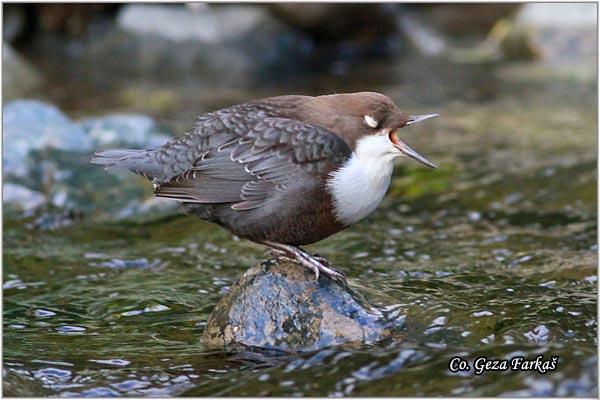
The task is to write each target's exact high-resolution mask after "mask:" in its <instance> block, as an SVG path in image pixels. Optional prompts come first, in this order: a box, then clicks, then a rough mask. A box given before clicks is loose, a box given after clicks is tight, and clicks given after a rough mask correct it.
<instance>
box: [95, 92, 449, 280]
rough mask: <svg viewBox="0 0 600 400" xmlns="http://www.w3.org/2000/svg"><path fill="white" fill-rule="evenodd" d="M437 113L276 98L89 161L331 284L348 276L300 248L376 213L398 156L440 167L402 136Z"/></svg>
mask: <svg viewBox="0 0 600 400" xmlns="http://www.w3.org/2000/svg"><path fill="white" fill-rule="evenodd" d="M435 116H437V114H427V115H416V116H412V115H408V114H405V113H403V112H402V111H400V110H399V109H398V108H397V107H396V105H395V104H394V102H393V101H392V100H391V99H390V98H389V97H387V96H384V95H382V94H379V93H373V92H360V93H347V94H334V95H326V96H317V97H311V96H295V95H290V96H279V97H271V98H266V99H261V100H255V101H250V102H247V103H243V104H239V105H235V106H232V107H230V108H226V109H222V110H219V111H215V112H211V113H208V114H204V115H202V116H200V117H198V119H197V121H196V123H195V124H194V126H193V127H192V129H191V131H190V132H188V133H187V134H185V135H184V136H182V137H180V138H178V139H174V140H171V141H169V142H167V143H166V144H165V145H163V146H160V147H156V148H153V149H146V150H104V151H99V152H97V153H96V154H95V155H94V157H93V158H92V161H91V162H92V163H94V164H100V165H102V166H104V167H106V168H109V167H125V168H128V169H129V170H131V171H133V172H135V173H137V174H140V175H142V176H144V177H146V178H148V179H150V180H151V181H152V182H153V184H154V193H155V195H156V196H159V197H168V198H171V199H175V200H178V201H180V202H182V204H183V207H184V209H185V210H186V211H187V212H188V213H191V214H194V215H197V216H199V217H200V218H202V219H204V220H206V221H210V222H213V223H216V224H218V225H220V226H222V227H223V228H225V229H227V230H229V231H231V232H232V233H234V234H235V235H237V236H238V237H241V238H245V239H248V240H251V241H254V242H256V243H261V244H263V245H266V246H269V247H271V248H272V249H275V250H276V251H278V252H282V253H285V254H286V255H287V256H289V257H292V258H294V259H296V260H298V261H299V262H300V263H301V264H302V265H304V266H306V267H308V268H310V269H311V270H313V271H314V273H315V275H316V278H317V279H318V277H319V271H321V272H323V273H325V274H327V275H329V276H330V277H332V278H334V279H339V278H343V277H344V275H343V274H342V273H341V272H339V271H337V270H335V269H333V268H331V267H330V266H329V264H328V263H327V262H326V261H324V260H323V259H321V258H319V257H315V256H312V255H311V254H309V253H307V252H306V251H304V250H302V249H301V248H300V247H298V246H301V245H306V244H310V243H314V242H317V241H319V240H322V239H324V238H326V237H328V236H330V235H333V234H334V233H336V232H339V231H340V230H342V229H344V228H346V227H348V226H350V225H352V224H354V223H355V222H357V221H359V220H361V219H362V218H364V217H365V216H367V215H368V214H369V213H371V212H372V211H373V210H375V209H376V208H377V206H378V205H379V203H380V202H381V200H382V199H383V197H384V195H385V193H386V191H387V189H388V187H389V185H390V181H391V176H392V170H393V166H394V159H395V158H396V157H399V156H407V157H410V158H413V159H415V160H417V161H419V162H420V163H422V164H424V165H426V166H428V167H432V168H436V166H435V165H434V164H433V163H431V162H430V161H428V160H427V159H425V158H424V157H423V156H421V155H419V154H418V153H417V152H416V151H414V150H413V149H411V148H410V147H409V146H408V145H407V144H406V143H404V142H403V141H402V140H400V139H399V138H398V131H399V129H400V128H403V127H405V126H409V125H412V124H415V123H417V122H420V121H423V120H425V119H428V118H432V117H435Z"/></svg>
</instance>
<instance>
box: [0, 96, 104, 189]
mask: <svg viewBox="0 0 600 400" xmlns="http://www.w3.org/2000/svg"><path fill="white" fill-rule="evenodd" d="M2 126H3V129H4V142H3V145H4V152H3V153H4V154H3V155H4V157H3V164H2V165H3V168H4V173H5V174H6V175H7V176H8V177H10V176H16V177H20V178H24V177H26V176H27V175H28V173H29V168H28V165H27V162H26V159H27V156H28V155H29V153H30V152H32V151H34V150H40V149H44V148H53V149H58V150H64V151H75V152H88V151H90V150H92V149H93V147H94V142H93V140H92V139H91V138H89V137H87V136H86V135H85V134H84V132H83V130H82V129H81V128H80V127H79V126H77V125H76V124H75V123H74V122H73V121H71V120H70V119H69V118H68V117H67V116H66V115H64V114H63V113H62V112H61V111H60V110H59V109H58V108H56V107H55V106H53V105H50V104H47V103H43V102H41V101H37V100H15V101H12V102H10V103H8V104H6V105H5V106H4V107H3V115H2Z"/></svg>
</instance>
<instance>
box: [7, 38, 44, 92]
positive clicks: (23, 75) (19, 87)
mask: <svg viewBox="0 0 600 400" xmlns="http://www.w3.org/2000/svg"><path fill="white" fill-rule="evenodd" d="M2 50H3V54H4V57H2V93H3V96H4V100H12V99H15V98H18V97H22V96H25V95H27V94H29V93H31V92H32V91H33V90H34V89H36V88H38V87H39V86H40V85H41V84H42V76H41V74H40V73H39V72H38V70H37V69H36V68H35V67H34V66H33V65H31V64H30V63H29V62H28V61H27V60H25V59H24V58H23V57H22V56H21V55H19V54H18V53H17V52H16V51H15V50H14V49H13V48H12V47H11V46H10V45H8V44H6V43H3V44H2Z"/></svg>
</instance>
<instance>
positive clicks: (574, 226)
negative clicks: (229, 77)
mask: <svg viewBox="0 0 600 400" xmlns="http://www.w3.org/2000/svg"><path fill="white" fill-rule="evenodd" d="M592 64H593V63H592ZM586 71H587V75H586V74H585V73H584V74H577V73H574V72H572V71H571V70H570V69H568V68H567V69H560V68H552V67H551V66H548V65H544V64H543V63H542V64H539V63H534V64H530V65H527V64H525V65H505V66H502V67H495V66H491V65H484V66H468V65H467V66H460V65H452V64H447V63H440V62H433V61H428V60H421V61H420V62H416V61H405V62H403V63H400V64H394V65H392V66H389V65H388V66H377V65H375V64H374V66H373V71H369V70H365V69H361V70H360V71H354V72H352V71H351V72H349V73H348V75H347V76H345V77H343V78H335V77H333V78H332V77H323V78H319V79H315V80H310V81H306V82H301V83H300V84H301V85H305V86H304V88H309V89H308V90H309V91H311V92H315V93H318V92H324V91H326V92H332V91H341V90H355V89H365V88H369V89H371V90H377V91H382V92H386V93H388V94H389V95H391V96H392V97H393V98H394V99H395V100H396V101H397V103H398V104H400V105H401V107H402V108H404V109H407V110H410V111H411V112H414V113H421V112H422V113H425V112H440V113H441V114H442V116H441V117H440V118H438V119H436V120H432V121H428V122H427V123H424V124H423V125H422V126H415V127H411V128H410V129H409V130H407V131H406V133H405V135H406V137H405V139H406V140H407V142H408V143H410V144H411V146H413V147H414V148H415V149H417V150H418V151H419V152H421V153H422V154H424V155H426V156H427V157H428V158H429V159H431V160H433V161H434V162H436V163H437V164H438V165H439V166H440V168H439V169H438V170H429V169H424V168H422V167H421V166H419V165H416V164H414V163H412V162H411V161H406V160H402V161H401V162H400V163H399V165H398V166H397V168H396V171H395V174H394V179H393V185H392V187H391V189H390V192H389V193H388V196H387V197H386V199H385V200H384V202H383V203H382V205H381V207H380V208H379V209H378V210H377V211H376V212H375V213H373V214H372V215H371V216H370V217H368V218H367V219H366V220H365V221H362V222H361V223H359V224H357V225H356V226H354V227H352V228H351V229H348V230H346V231H344V232H341V233H339V234H337V235H335V236H334V237H331V238H329V239H327V240H325V241H323V242H321V243H318V244H315V245H313V246H310V247H309V249H310V250H311V251H313V252H318V253H320V254H322V255H324V256H325V257H327V258H328V259H329V260H331V261H332V262H333V264H334V265H335V266H337V267H338V268H340V269H342V270H343V271H345V272H346V274H347V275H348V277H349V283H350V284H351V285H352V286H353V287H354V288H356V289H357V290H358V291H359V292H361V293H362V294H364V295H365V296H366V297H367V298H368V299H369V300H370V301H371V302H372V303H374V304H376V305H377V306H379V307H381V308H386V307H387V308H395V309H398V310H400V312H401V314H402V315H404V316H405V317H406V328H405V330H404V331H403V333H402V335H400V337H399V338H396V340H394V341H387V342H385V343H373V344H368V345H367V344H365V345H363V346H346V347H338V348H327V349H323V350H321V351H317V352H311V353H306V354H275V355H274V354H265V353H261V352H259V351H248V352H239V351H238V352H233V351H231V352H227V351H207V350H205V349H203V347H202V344H201V342H200V336H201V334H202V331H203V329H204V326H205V323H206V321H207V318H208V316H209V315H210V313H211V311H212V309H213V307H214V306H215V304H216V303H217V301H218V300H219V299H220V297H221V296H223V294H224V293H226V292H227V290H228V288H229V287H230V286H231V285H232V284H233V283H234V282H235V280H236V279H238V278H239V277H240V276H241V275H242V274H243V273H244V271H245V270H246V269H247V268H249V267H250V266H251V265H253V264H254V263H255V262H257V261H258V260H260V259H261V258H262V257H263V255H264V250H263V249H262V248H261V247H259V246H257V245H254V244H251V243H248V242H245V241H239V240H236V239H235V238H233V237H232V236H231V235H230V234H229V233H227V232H225V231H223V230H221V229H219V228H217V227H215V226H212V225H209V224H207V223H204V222H202V221H199V220H196V219H194V218H191V217H186V216H168V217H156V218H146V219H144V220H125V221H123V220H120V221H117V220H113V219H111V218H110V215H108V216H107V215H106V213H104V214H102V213H99V214H98V215H94V214H93V213H90V214H86V216H84V217H83V218H81V219H79V220H76V221H75V222H74V223H71V224H70V225H68V226H65V227H56V228H53V229H43V228H41V227H39V224H35V223H33V224H32V222H33V220H34V217H22V216H16V215H5V219H4V260H3V261H4V268H3V282H4V304H3V305H4V314H3V317H4V318H3V329H4V331H3V344H4V348H3V354H4V357H3V363H4V394H5V395H8V396H11V395H19V396H46V395H51V396H56V395H60V396H70V395H84V396H107V395H127V396H129V395H136V396H171V395H186V396H209V395H211V396H212V395H227V396H261V395H262V396H269V395H280V396H296V395H298V396H299V395H305V396H325V395H330V396H342V395H352V396H361V395H362V396H419V395H425V396H439V395H447V396H448V395H456V396H459V395H468V396H496V395H512V396H565V395H570V396H589V397H595V396H597V386H596V380H597V369H596V363H597V339H596V337H597V318H596V315H597V274H596V267H597V245H596V232H597V223H596V220H597V209H596V202H597V196H596V193H597V192H596V184H597V174H596V123H597V115H596V103H595V101H596V100H595V98H596V93H595V87H596V78H595V76H594V71H593V68H591V69H589V70H586ZM365 76H370V77H371V78H369V79H370V80H372V81H373V82H371V81H369V79H367V78H364V77H365ZM430 78H431V79H430ZM57 82H59V83H57V85H58V86H60V85H61V83H60V78H59V77H58V76H57ZM76 83H77V85H76V84H74V83H73V82H64V85H63V86H62V87H63V88H64V91H66V92H60V93H59V94H57V92H56V91H55V92H53V91H50V90H49V91H48V92H47V93H46V96H47V98H50V99H54V101H56V102H58V103H59V105H60V106H62V107H63V108H64V109H65V110H66V111H67V112H68V113H69V114H70V115H72V116H81V115H89V114H100V113H102V112H103V110H114V109H117V108H120V107H121V106H122V104H121V103H118V101H117V102H115V100H114V99H112V100H111V97H112V96H111V90H112V91H115V90H118V89H116V87H117V86H118V85H116V84H115V85H113V86H111V85H107V87H106V91H105V92H102V95H101V96H100V95H98V94H97V89H96V91H94V89H93V88H90V87H86V86H85V82H83V83H82V82H76ZM69 85H71V86H69ZM146 88H147V87H146ZM179 89H181V90H180V93H182V94H181V96H182V98H181V99H178V104H179V107H178V108H177V111H173V112H170V113H160V112H157V113H155V116H156V117H158V118H159V120H161V121H162V122H164V123H166V124H170V126H172V127H173V128H174V129H176V130H180V131H182V130H184V129H186V128H187V125H189V124H190V123H191V116H192V115H193V114H194V113H195V112H199V111H202V109H210V108H211V107H214V106H216V105H227V104H233V103H235V102H237V101H242V100H244V99H247V98H252V97H261V96H264V95H268V94H273V91H269V89H268V88H267V89H264V88H262V89H261V90H258V89H257V90H255V91H253V92H240V93H237V94H232V93H231V92H229V93H226V94H222V95H221V96H219V93H213V94H211V96H208V97H210V99H211V100H210V101H208V100H205V102H204V104H203V105H202V106H201V107H200V108H201V109H200V110H198V106H197V101H196V97H194V96H196V95H195V94H194V93H192V92H193V91H192V90H190V89H189V85H186V86H185V87H181V88H175V89H173V88H172V87H170V90H173V91H174V92H178V91H179ZM144 90H146V89H144ZM278 90H279V92H286V91H287V92H294V91H299V89H298V88H283V89H282V88H279V89H278ZM304 92H306V89H305V90H304ZM76 93H77V95H78V96H79V97H80V98H84V99H85V100H84V101H82V102H81V103H79V102H75V101H73V97H72V96H74V95H75V94H76ZM152 93H156V91H153V92H152ZM70 95H71V96H70ZM94 96H97V100H96V102H94V100H93V99H94ZM92 109H93V112H92V111H90V110H92ZM166 114H168V116H167V115H166ZM95 176H97V175H95ZM132 180H133V181H134V182H137V183H136V185H137V184H138V183H139V185H140V186H141V185H143V184H144V183H142V182H141V181H135V180H134V179H133V178H132ZM119 195H123V196H125V194H119V193H117V194H116V196H117V197H118V196H119ZM538 355H543V357H544V359H545V360H549V359H550V358H551V357H553V356H555V357H558V363H557V368H556V370H555V371H548V372H546V373H543V374H542V373H540V372H537V371H528V372H527V371H522V372H517V371H505V372H498V371H488V372H484V373H483V374H477V373H476V371H475V369H474V368H471V369H470V370H468V371H459V372H456V373H453V372H450V371H449V368H448V366H449V362H450V360H451V359H452V358H453V357H457V356H459V357H462V358H463V359H465V360H467V361H469V362H470V363H472V361H473V360H474V359H475V358H477V357H486V358H488V359H510V358H512V357H518V356H522V357H525V358H532V359H535V358H536V357H537V356H538Z"/></svg>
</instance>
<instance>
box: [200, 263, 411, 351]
mask: <svg viewBox="0 0 600 400" xmlns="http://www.w3.org/2000/svg"><path fill="white" fill-rule="evenodd" d="M402 325H403V319H395V320H394V321H386V318H385V316H384V314H383V313H382V312H381V311H379V310H377V309H376V308H374V307H373V306H371V305H369V304H368V303H367V302H366V301H365V300H364V299H363V298H361V296H359V295H358V294H357V293H355V292H354V291H353V290H351V289H350V288H349V287H348V286H346V285H344V284H340V283H338V282H336V281H332V280H331V279H329V277H327V276H323V275H321V277H320V278H319V280H318V281H317V280H315V279H314V274H313V273H312V272H311V271H309V270H308V269H307V268H304V267H302V266H300V265H298V264H296V263H293V262H291V261H284V260H281V259H279V260H276V259H268V260H265V261H262V262H261V263H259V264H257V265H255V266H254V267H252V268H251V269H250V270H248V271H247V272H246V273H245V274H244V276H242V278H241V279H240V280H239V281H238V282H236V283H235V284H234V285H233V286H232V287H231V290H230V291H229V292H228V293H227V294H226V295H225V297H223V298H222V299H221V301H220V302H219V304H218V305H217V306H216V308H215V309H214V311H213V313H212V315H211V316H210V318H209V320H208V322H207V325H206V329H205V331H204V334H203V338H202V341H203V344H204V345H205V346H206V347H207V348H222V347H226V346H239V345H242V346H249V347H260V348H266V349H274V350H282V351H310V350H316V349H320V348H323V347H327V346H333V345H339V344H343V343H371V342H375V341H378V340H381V339H383V338H385V337H388V336H389V335H390V334H391V333H392V332H394V331H396V329H400V328H402Z"/></svg>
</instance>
